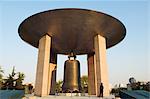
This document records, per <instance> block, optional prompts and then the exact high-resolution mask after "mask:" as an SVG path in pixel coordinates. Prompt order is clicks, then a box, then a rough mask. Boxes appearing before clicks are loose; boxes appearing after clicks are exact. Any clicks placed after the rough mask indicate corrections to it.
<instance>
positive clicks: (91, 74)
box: [87, 53, 96, 95]
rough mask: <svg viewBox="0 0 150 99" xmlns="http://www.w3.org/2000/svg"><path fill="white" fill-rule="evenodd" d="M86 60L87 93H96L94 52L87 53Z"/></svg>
mask: <svg viewBox="0 0 150 99" xmlns="http://www.w3.org/2000/svg"><path fill="white" fill-rule="evenodd" d="M87 61H88V94H89V95H96V91H95V68H94V53H92V54H88V56H87Z"/></svg>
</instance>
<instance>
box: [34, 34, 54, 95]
mask: <svg viewBox="0 0 150 99" xmlns="http://www.w3.org/2000/svg"><path fill="white" fill-rule="evenodd" d="M50 47H51V37H50V36H48V35H45V36H43V37H42V38H41V39H40V40H39V51H38V62H37V71H36V82H35V95H36V96H47V95H48V94H49V93H48V92H49V88H48V72H49V60H50Z"/></svg>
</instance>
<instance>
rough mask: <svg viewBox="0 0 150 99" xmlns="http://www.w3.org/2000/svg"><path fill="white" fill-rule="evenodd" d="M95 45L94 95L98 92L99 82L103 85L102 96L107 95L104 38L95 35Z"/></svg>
mask: <svg viewBox="0 0 150 99" xmlns="http://www.w3.org/2000/svg"><path fill="white" fill-rule="evenodd" d="M94 47H95V63H96V65H95V87H96V95H97V96H98V95H99V93H100V83H103V86H104V96H109V82H108V68H107V63H106V40H105V38H104V37H103V36H100V35H97V36H95V38H94Z"/></svg>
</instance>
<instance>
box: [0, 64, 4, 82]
mask: <svg viewBox="0 0 150 99" xmlns="http://www.w3.org/2000/svg"><path fill="white" fill-rule="evenodd" d="M3 73H4V71H3V70H2V68H1V66H0V81H2V78H3Z"/></svg>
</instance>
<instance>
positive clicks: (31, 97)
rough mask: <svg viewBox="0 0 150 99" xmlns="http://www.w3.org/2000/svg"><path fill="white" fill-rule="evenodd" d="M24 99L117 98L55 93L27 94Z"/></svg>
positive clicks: (113, 97) (112, 97)
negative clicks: (42, 94)
mask: <svg viewBox="0 0 150 99" xmlns="http://www.w3.org/2000/svg"><path fill="white" fill-rule="evenodd" d="M22 99H115V96H113V95H110V96H107V97H103V98H101V97H96V96H88V95H87V96H54V95H49V96H44V97H37V96H34V95H25V97H23V98H22Z"/></svg>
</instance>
